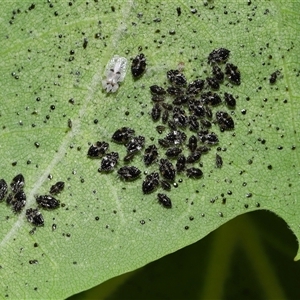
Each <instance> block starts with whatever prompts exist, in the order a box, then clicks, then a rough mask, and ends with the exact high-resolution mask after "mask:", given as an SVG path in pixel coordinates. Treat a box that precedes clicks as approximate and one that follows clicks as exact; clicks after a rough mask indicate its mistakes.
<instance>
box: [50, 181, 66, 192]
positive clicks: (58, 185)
mask: <svg viewBox="0 0 300 300" xmlns="http://www.w3.org/2000/svg"><path fill="white" fill-rule="evenodd" d="M64 187H65V183H64V182H63V181H58V182H56V183H55V184H53V185H52V186H51V188H50V191H49V192H50V194H52V195H56V194H58V193H60V192H61V191H62V190H63V189H64Z"/></svg>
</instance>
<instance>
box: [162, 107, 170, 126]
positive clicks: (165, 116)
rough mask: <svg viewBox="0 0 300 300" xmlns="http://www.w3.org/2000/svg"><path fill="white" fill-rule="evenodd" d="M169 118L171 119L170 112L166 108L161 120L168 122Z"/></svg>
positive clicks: (164, 122)
mask: <svg viewBox="0 0 300 300" xmlns="http://www.w3.org/2000/svg"><path fill="white" fill-rule="evenodd" d="M168 120H169V112H168V111H167V110H164V112H163V114H162V117H161V121H162V122H163V124H166V123H167V122H168Z"/></svg>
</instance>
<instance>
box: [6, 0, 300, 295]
mask: <svg viewBox="0 0 300 300" xmlns="http://www.w3.org/2000/svg"><path fill="white" fill-rule="evenodd" d="M104 2H105V3H102V2H98V1H91V2H86V1H85V2H83V1H76V2H65V3H63V2H57V3H56V2H46V1H43V2H42V1H39V2H38V3H35V4H34V5H33V4H32V2H27V1H26V2H25V1H22V2H21V3H19V2H12V1H9V2H8V1H6V2H5V3H4V4H3V9H2V18H1V21H0V22H1V27H0V28H1V29H0V33H1V37H2V47H1V50H0V56H1V62H0V65H1V79H0V80H1V87H2V88H1V91H0V97H1V104H2V109H1V116H0V122H1V127H0V128H1V138H2V142H1V148H0V151H1V152H0V153H1V158H2V159H1V170H2V175H1V176H2V178H4V179H5V180H6V181H7V182H8V183H9V182H10V181H11V180H12V178H13V177H14V176H15V175H17V174H19V173H21V174H23V175H24V177H25V187H24V191H25V193H26V195H27V204H26V208H25V209H24V210H23V212H22V213H20V214H14V213H13V212H12V210H11V207H9V206H8V205H5V203H2V204H1V206H2V209H1V212H0V216H1V219H2V227H1V231H0V232H1V238H0V241H1V242H0V253H1V254H0V262H1V263H0V265H1V269H0V272H1V275H2V278H5V280H2V283H1V296H2V297H9V298H30V299H32V298H66V297H68V296H70V295H72V294H75V293H77V292H79V291H82V290H85V289H88V288H91V287H93V286H95V285H97V284H99V283H101V282H104V281H106V280H108V279H109V278H112V277H115V276H117V275H119V274H123V273H125V272H128V271H131V270H135V269H137V268H139V267H141V266H143V265H145V264H147V263H149V262H151V261H153V260H156V259H158V258H160V257H162V256H164V255H166V254H169V253H171V252H175V251H176V250H178V249H180V248H183V247H185V246H187V245H189V244H191V243H194V242H196V241H198V240H199V239H201V238H203V237H204V236H206V235H207V234H208V233H210V232H212V231H213V230H215V229H216V228H218V227H219V226H221V225H222V224H224V223H226V222H228V221H229V220H231V219H233V218H235V217H236V216H239V215H241V214H243V213H246V212H250V211H254V210H260V209H263V210H270V211H272V212H274V213H276V214H277V215H279V216H280V217H282V218H283V219H284V220H285V221H286V222H287V224H288V226H289V227H290V228H291V229H292V231H293V232H294V234H295V235H296V237H297V238H298V240H299V217H298V214H297V209H299V204H298V202H297V198H296V197H297V194H298V176H299V174H298V173H299V170H298V168H299V161H298V160H299V159H298V148H299V139H298V137H297V130H298V127H299V116H298V106H299V104H298V103H299V99H298V98H299V96H298V95H297V89H298V87H299V83H298V82H299V79H298V77H299V67H298V65H297V63H298V56H299V50H298V49H299V40H298V39H297V36H298V31H299V27H300V24H299V13H298V12H299V11H300V4H299V3H298V2H288V3H281V2H279V1H272V2H270V1H268V2H263V1H259V2H254V1H253V3H251V2H248V3H247V1H232V2H230V3H228V1H215V2H211V1H208V2H207V3H206V2H202V1H199V2H198V3H196V4H195V2H194V1H190V3H187V2H185V3H184V4H183V3H182V2H179V1H177V2H174V1H172V2H164V3H160V2H158V1H157V2H154V1H151V2H149V3H147V2H142V1H138V2H133V1H129V2H124V1H119V2H116V3H115V4H113V6H112V5H111V4H109V2H108V1H104ZM178 8H180V10H179V9H178ZM180 11H181V13H179V12H180ZM174 32H175V33H174ZM86 41H88V43H87V45H86V47H84V43H85V42H86ZM139 47H141V48H142V50H139ZM220 47H224V48H228V49H230V51H231V53H230V62H231V63H233V64H236V65H237V66H238V67H239V69H240V71H241V80H242V83H241V85H240V86H233V87H232V86H231V84H229V85H227V86H226V85H222V87H221V89H220V91H221V93H223V92H226V91H227V92H230V93H232V94H234V95H235V96H236V97H237V98H238V99H237V100H238V101H237V107H236V109H235V110H234V116H233V118H234V121H235V129H234V131H225V132H223V133H221V132H220V130H219V128H218V126H217V125H216V124H213V127H212V131H214V132H216V133H217V134H218V136H219V139H220V143H219V145H218V146H219V147H220V150H221V151H219V152H218V153H219V154H220V155H221V156H222V158H223V161H224V163H223V167H222V168H221V169H217V168H215V153H216V152H217V147H213V149H212V150H211V151H210V153H209V154H207V155H205V156H203V157H202V158H201V162H202V163H203V167H202V170H203V173H204V177H203V178H202V179H199V180H192V179H188V178H187V177H186V176H185V175H184V174H183V175H182V176H177V177H176V181H179V179H182V182H178V187H177V188H174V187H173V188H172V191H171V192H170V193H168V195H169V196H170V198H171V199H172V203H173V208H172V209H164V208H163V207H162V206H161V205H159V204H158V203H157V200H156V195H155V193H153V194H149V195H144V194H143V193H142V189H141V184H142V179H143V177H141V178H140V179H139V180H137V181H134V182H123V181H121V180H120V179H119V178H118V177H117V176H116V172H113V173H110V174H101V173H99V172H98V171H97V170H98V168H99V163H100V161H99V160H92V159H89V158H87V155H86V154H87V150H88V148H89V146H90V144H91V143H95V142H96V141H102V140H105V141H108V142H109V143H110V150H109V151H117V152H118V153H119V155H120V157H121V158H123V157H124V156H125V155H126V149H125V147H123V146H121V145H117V144H114V143H112V142H111V141H110V139H111V136H112V134H113V132H114V131H115V130H116V129H118V128H120V127H122V126H127V127H132V128H134V129H135V131H136V134H139V135H143V136H145V137H146V144H147V145H149V144H150V143H156V141H157V139H158V138H161V137H162V136H161V135H160V134H159V133H158V132H157V131H156V130H155V126H156V125H157V124H154V123H153V121H152V120H151V118H150V116H149V114H148V112H149V111H150V110H151V100H150V99H151V95H150V92H149V86H151V85H153V84H159V85H164V83H166V81H167V79H166V71H167V70H170V69H177V68H178V65H179V64H180V65H181V66H182V65H184V74H185V75H186V77H187V78H188V80H189V81H192V80H194V79H195V78H197V77H201V78H205V77H206V76H208V75H207V73H206V71H209V70H210V66H208V65H207V56H208V54H209V53H210V52H211V51H212V50H213V49H215V48H220ZM139 51H142V52H143V53H144V54H145V56H146V58H147V64H148V65H147V71H146V73H145V74H144V75H143V76H142V77H141V78H140V79H138V80H133V78H132V76H131V74H130V71H129V70H128V73H127V76H126V77H125V80H124V82H123V83H121V86H120V88H119V90H118V92H117V93H112V94H106V93H105V92H104V91H103V90H102V84H101V81H102V77H103V74H104V70H105V66H106V63H107V62H108V61H109V60H110V59H111V58H112V56H113V55H114V54H118V55H120V56H124V57H126V58H127V59H128V61H129V64H130V59H131V58H133V57H135V56H136V55H137V54H138V53H139ZM276 70H280V73H281V76H279V78H278V80H277V82H276V84H274V85H271V84H270V83H269V77H270V74H271V73H273V72H274V71H276ZM226 83H227V82H226ZM218 109H219V108H214V109H213V111H214V113H215V112H216V110H218ZM220 109H222V110H226V111H229V110H228V109H227V108H225V107H223V106H221V107H220ZM71 125H72V126H71ZM186 132H187V133H189V131H188V130H187V131H186ZM152 138H153V139H154V142H152ZM160 151H161V150H160ZM161 153H163V152H162V151H161ZM133 164H134V165H135V166H137V167H138V168H140V169H141V170H142V171H146V170H147V171H148V172H152V171H155V170H157V169H158V166H157V165H155V166H151V167H149V168H145V166H144V164H143V161H142V159H141V156H140V155H138V156H137V157H135V158H134V162H133ZM119 165H122V162H120V163H119ZM143 176H144V175H143ZM50 179H51V180H50ZM57 181H64V182H65V189H64V191H63V192H61V193H60V194H59V196H58V198H59V199H60V201H61V203H62V204H63V205H61V207H60V208H59V209H57V210H55V211H50V210H49V211H42V214H43V216H44V219H45V225H44V227H41V228H37V230H36V231H33V233H34V234H30V232H31V231H32V225H31V224H29V223H28V222H27V220H26V216H25V210H26V209H28V208H29V207H36V200H35V195H43V194H46V193H48V191H49V188H50V186H51V185H52V184H54V183H55V182H57ZM225 198H226V200H225ZM98 218H99V219H98ZM53 224H56V230H53ZM299 258H300V253H299V252H298V254H297V256H296V259H299ZM30 262H31V263H30ZM32 262H37V263H32Z"/></svg>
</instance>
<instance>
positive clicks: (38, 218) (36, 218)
mask: <svg viewBox="0 0 300 300" xmlns="http://www.w3.org/2000/svg"><path fill="white" fill-rule="evenodd" d="M26 217H27V220H28V222H30V223H31V224H33V225H34V226H44V218H43V215H42V214H41V213H40V211H39V210H38V209H37V208H29V209H26Z"/></svg>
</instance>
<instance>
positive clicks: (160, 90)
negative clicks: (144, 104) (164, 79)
mask: <svg viewBox="0 0 300 300" xmlns="http://www.w3.org/2000/svg"><path fill="white" fill-rule="evenodd" d="M150 91H151V93H152V94H154V95H165V94H166V91H165V89H164V88H162V87H160V86H158V85H152V86H150Z"/></svg>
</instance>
